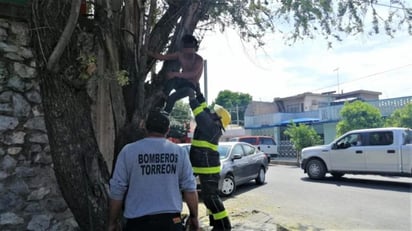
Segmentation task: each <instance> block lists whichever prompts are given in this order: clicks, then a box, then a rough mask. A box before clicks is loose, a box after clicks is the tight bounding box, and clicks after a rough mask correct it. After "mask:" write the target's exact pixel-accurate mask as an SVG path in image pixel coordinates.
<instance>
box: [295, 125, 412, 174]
mask: <svg viewBox="0 0 412 231" xmlns="http://www.w3.org/2000/svg"><path fill="white" fill-rule="evenodd" d="M411 137H412V130H411V129H408V128H374V129H361V130H353V131H350V132H348V133H346V134H344V135H343V136H341V137H339V138H337V139H336V140H334V141H333V142H332V143H330V144H328V145H323V146H315V147H308V148H304V149H303V150H302V161H301V168H302V169H303V170H304V172H305V173H307V174H308V175H309V177H310V178H313V179H320V178H323V177H324V176H325V174H326V173H331V174H332V175H333V176H335V177H341V176H343V175H344V174H345V173H351V174H377V175H396V176H412V144H411V140H412V139H411Z"/></svg>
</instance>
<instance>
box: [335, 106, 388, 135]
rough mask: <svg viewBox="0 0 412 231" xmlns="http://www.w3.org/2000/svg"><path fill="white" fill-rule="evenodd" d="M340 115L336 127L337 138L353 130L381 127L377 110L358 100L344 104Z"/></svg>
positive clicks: (380, 119) (380, 117)
mask: <svg viewBox="0 0 412 231" xmlns="http://www.w3.org/2000/svg"><path fill="white" fill-rule="evenodd" d="M340 114H341V116H342V119H341V120H340V121H339V122H338V124H337V125H336V131H337V135H338V136H339V135H343V134H344V133H346V132H348V131H351V130H354V129H362V128H378V127H382V126H383V119H382V114H381V112H380V111H379V109H378V108H376V107H374V106H372V105H371V104H368V103H366V102H362V101H360V100H356V101H354V102H351V103H348V102H346V103H345V104H344V106H343V108H342V110H341V111H340Z"/></svg>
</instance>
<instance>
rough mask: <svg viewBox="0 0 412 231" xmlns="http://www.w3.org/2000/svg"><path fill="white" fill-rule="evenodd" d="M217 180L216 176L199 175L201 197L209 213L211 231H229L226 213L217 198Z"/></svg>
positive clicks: (229, 226) (217, 176)
mask: <svg viewBox="0 0 412 231" xmlns="http://www.w3.org/2000/svg"><path fill="white" fill-rule="evenodd" d="M219 179H220V175H219V174H218V173H217V174H199V180H200V187H201V195H202V199H203V202H204V203H205V205H206V208H207V209H208V211H209V223H210V226H213V229H212V230H214V231H215V230H216V231H217V230H219V231H220V230H222V231H223V230H225V231H226V230H231V225H230V220H229V216H228V213H227V211H226V209H225V206H224V205H223V202H222V200H221V199H220V197H219V189H218V187H219Z"/></svg>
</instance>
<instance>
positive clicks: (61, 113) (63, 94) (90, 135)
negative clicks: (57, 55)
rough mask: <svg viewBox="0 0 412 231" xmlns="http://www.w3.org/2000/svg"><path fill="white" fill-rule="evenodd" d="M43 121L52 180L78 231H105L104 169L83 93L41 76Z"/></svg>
mask: <svg viewBox="0 0 412 231" xmlns="http://www.w3.org/2000/svg"><path fill="white" fill-rule="evenodd" d="M41 75H42V81H41V84H40V87H41V92H42V98H43V106H44V111H45V121H46V127H47V131H48V136H49V142H50V149H51V155H52V158H53V164H54V170H55V173H56V178H57V181H58V183H59V186H60V189H61V191H62V194H63V197H64V198H65V200H66V202H67V204H68V206H69V208H70V210H71V211H72V213H73V214H74V216H75V218H76V221H77V222H78V224H79V226H80V228H81V229H82V230H105V229H106V228H107V224H106V222H107V219H105V218H106V216H107V209H108V197H107V192H108V190H107V183H108V180H109V174H108V169H107V165H106V163H105V161H104V160H103V158H102V156H101V154H100V152H99V149H98V145H97V141H96V139H95V136H94V130H93V125H92V122H91V116H90V115H91V112H90V104H89V101H88V100H87V99H88V95H87V91H86V89H85V88H84V89H76V88H73V87H72V86H70V85H67V84H66V83H65V81H64V80H63V79H64V78H65V77H62V76H61V75H54V74H52V73H51V72H49V71H46V70H43V71H42V72H41Z"/></svg>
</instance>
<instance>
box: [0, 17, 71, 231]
mask: <svg viewBox="0 0 412 231" xmlns="http://www.w3.org/2000/svg"><path fill="white" fill-rule="evenodd" d="M29 31H30V30H29V28H28V25H27V24H26V23H24V22H19V21H16V20H11V19H4V18H0V145H1V146H0V195H1V196H0V230H59V231H60V230H63V231H65V230H78V225H77V223H76V221H75V220H74V219H73V215H72V213H71V212H70V210H69V209H68V207H67V204H66V202H65V201H64V199H63V198H62V195H61V192H60V189H59V187H58V184H57V182H56V178H55V174H54V171H53V163H52V158H51V155H50V146H49V143H48V136H47V132H46V126H45V122H44V114H43V109H42V100H41V95H40V89H39V84H38V76H37V75H36V63H35V59H34V54H33V50H32V49H31V47H30V44H31V40H30V33H29Z"/></svg>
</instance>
